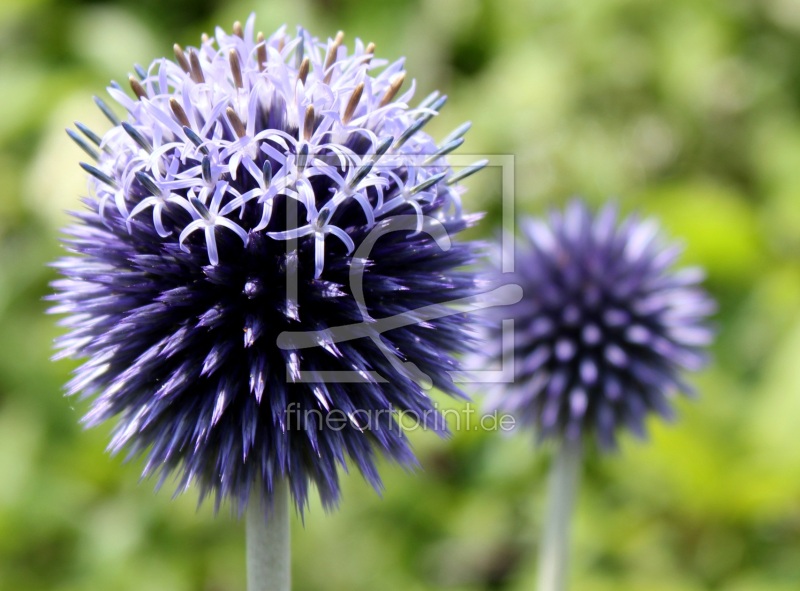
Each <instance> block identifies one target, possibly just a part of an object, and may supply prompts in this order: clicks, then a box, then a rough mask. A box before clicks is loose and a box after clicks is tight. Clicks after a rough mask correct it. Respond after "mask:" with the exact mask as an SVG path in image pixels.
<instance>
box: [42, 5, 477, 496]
mask: <svg viewBox="0 0 800 591" xmlns="http://www.w3.org/2000/svg"><path fill="white" fill-rule="evenodd" d="M253 24H254V19H253V17H251V18H250V19H249V20H248V21H247V23H246V25H245V26H244V27H242V26H241V25H238V24H236V25H235V26H234V33H233V34H231V35H229V34H226V33H225V32H224V31H222V30H221V29H217V30H216V34H215V36H214V37H213V38H209V37H207V36H204V38H203V41H202V44H201V45H200V47H198V48H190V49H188V51H185V50H184V49H183V48H181V47H180V46H178V45H176V46H175V61H170V60H167V59H161V60H157V61H154V62H153V63H152V64H151V65H150V67H149V68H147V69H142V68H139V67H137V68H136V75H135V76H131V77H130V87H131V90H132V95H130V94H129V93H126V92H125V91H124V90H123V89H122V87H121V86H119V85H118V84H112V85H111V87H110V88H109V93H110V95H111V96H112V97H113V99H114V100H115V101H116V102H117V103H119V105H121V106H122V107H123V108H124V110H125V111H126V115H125V117H124V118H122V119H120V118H118V117H117V115H116V114H115V112H114V111H113V110H112V109H111V108H109V107H108V106H107V105H106V103H104V102H103V101H101V100H100V99H97V104H98V106H99V107H100V109H101V110H102V111H103V113H105V115H106V116H107V117H108V119H109V120H110V121H111V123H112V127H111V129H110V130H109V131H108V132H106V133H105V134H104V135H102V136H100V135H97V134H95V133H94V132H92V131H91V130H89V129H87V128H86V127H85V126H83V125H81V124H77V128H78V132H75V131H72V130H70V131H69V132H68V133H69V134H70V135H71V137H73V139H75V140H76V141H77V143H78V144H79V145H80V146H81V147H82V148H83V149H84V150H85V151H86V152H87V153H88V154H89V155H90V156H91V158H92V160H93V162H92V163H91V164H86V163H83V164H82V166H83V168H84V169H85V170H86V171H87V172H88V173H89V174H90V175H91V177H90V189H91V195H90V196H89V197H86V198H85V199H83V202H84V204H85V205H86V209H84V210H83V211H80V212H78V213H75V214H74V216H75V218H76V220H77V223H75V224H74V225H73V226H72V227H70V228H68V229H67V233H68V238H67V239H66V241H65V242H66V245H67V247H68V249H69V250H70V252H71V253H72V255H71V256H68V257H66V258H63V259H61V260H60V261H59V262H57V263H56V265H55V266H56V267H57V268H58V270H59V272H60V273H61V274H62V275H63V276H64V278H63V279H60V280H58V281H56V282H55V283H54V287H55V290H56V292H57V293H56V295H54V296H52V297H53V299H54V300H55V301H57V302H58V303H57V304H56V305H55V307H54V308H53V309H52V312H55V313H60V314H66V315H67V317H66V319H65V320H64V321H63V324H64V325H65V326H67V327H68V328H69V332H68V334H66V335H65V336H63V337H61V338H60V339H58V341H57V346H58V347H59V348H60V353H59V356H61V357H72V358H84V359H86V361H85V362H84V363H83V365H81V366H80V367H79V368H78V369H77V370H76V372H75V376H74V378H73V379H72V380H71V382H70V383H69V384H68V393H69V394H70V395H74V394H79V395H81V396H82V397H91V398H92V403H91V410H90V411H89V412H88V414H87V415H86V417H85V418H84V422H85V423H86V425H88V426H94V425H97V424H98V423H101V422H103V421H106V420H108V419H111V418H112V417H117V416H118V417H119V421H118V423H117V424H116V427H115V430H114V435H113V439H112V440H111V443H110V445H109V449H110V450H111V451H112V452H117V451H120V450H123V449H125V450H127V451H128V453H129V456H135V455H144V456H145V457H146V460H147V461H146V465H145V467H144V474H145V475H151V474H158V475H159V476H160V481H159V485H160V484H161V483H162V482H163V481H164V479H165V478H166V477H167V476H168V475H171V474H174V475H175V476H176V478H177V480H178V489H179V490H182V489H184V488H185V487H187V486H188V485H189V484H190V483H192V482H196V483H197V484H198V485H199V488H200V495H201V499H202V498H203V497H204V496H206V495H207V494H209V493H211V494H213V495H214V496H215V497H216V502H217V506H218V505H219V503H220V501H222V500H223V499H230V501H231V502H232V504H233V505H234V506H235V507H239V509H242V508H243V507H244V506H245V505H246V504H247V501H248V498H249V495H250V493H251V490H253V487H258V488H259V489H261V490H263V491H264V498H265V499H267V500H269V499H270V498H271V495H272V491H273V490H274V486H275V483H276V482H277V481H279V480H282V479H285V480H286V481H288V483H289V486H290V489H291V493H292V496H293V497H294V500H295V503H296V505H297V507H298V508H299V509H300V510H302V509H303V507H304V506H305V504H306V503H307V497H308V488H309V485H310V484H313V485H315V486H316V487H317V489H318V492H319V495H320V497H321V499H322V502H323V504H324V505H325V506H326V507H331V506H333V505H334V504H335V503H336V502H337V500H338V497H339V469H340V468H344V467H345V465H346V463H348V462H351V463H352V464H353V465H355V466H356V467H357V468H358V469H359V470H360V471H361V473H362V474H363V475H364V476H365V478H366V479H367V480H368V481H369V482H370V483H372V484H373V485H374V486H375V487H378V486H379V485H380V479H379V476H378V473H377V470H376V465H375V464H376V458H377V456H378V455H380V454H381V453H382V454H383V455H385V456H388V457H389V458H391V459H392V460H395V461H397V462H399V463H401V464H405V465H409V464H413V463H414V461H415V460H414V456H413V454H412V452H411V450H410V448H409V444H408V442H407V440H406V438H405V436H404V435H403V433H402V432H401V429H400V427H399V426H398V424H397V422H396V421H395V417H394V414H393V413H394V412H396V411H405V412H413V413H414V415H415V416H418V417H420V418H421V421H422V423H423V425H424V426H428V427H431V428H435V429H437V430H439V431H443V430H444V429H445V427H444V425H443V422H442V421H441V417H439V416H438V415H437V413H435V412H434V410H433V405H432V402H431V400H430V399H429V398H428V396H427V395H426V393H425V392H424V391H423V387H422V386H421V385H420V381H419V380H418V379H416V378H417V377H419V376H421V375H424V376H427V378H428V381H429V383H430V384H432V385H433V386H435V387H437V388H439V389H441V390H443V391H444V392H447V393H449V394H451V395H459V394H460V392H459V390H458V389H457V387H456V386H455V385H454V384H453V380H452V379H451V376H450V371H451V370H454V369H456V368H457V367H458V364H457V362H456V360H455V358H454V357H453V354H455V353H458V352H461V351H464V350H465V349H467V348H468V347H469V339H468V338H467V336H466V333H467V327H468V324H467V319H466V318H465V317H464V316H463V315H456V314H454V313H452V312H447V311H446V310H448V308H446V303H447V302H449V301H451V300H453V299H457V298H462V297H465V296H470V295H472V294H473V293H474V292H475V289H476V282H475V280H474V277H473V274H472V273H471V272H469V271H465V270H463V269H462V267H464V266H465V265H468V264H470V263H471V262H473V260H474V258H475V254H476V249H475V247H474V246H473V245H471V244H468V243H456V242H454V243H452V244H450V243H449V240H448V239H447V237H448V236H452V235H453V234H455V233H457V232H459V231H461V230H463V229H464V228H466V227H468V226H470V225H471V224H473V223H474V222H475V221H476V220H477V217H476V216H471V215H466V214H464V213H462V209H461V202H460V194H461V192H462V189H461V187H460V186H459V185H458V181H459V180H461V179H462V178H464V177H465V176H467V175H468V174H471V173H472V172H475V171H476V170H478V169H479V168H480V167H481V166H482V165H483V163H477V164H476V165H474V166H472V167H468V168H466V169H464V170H461V171H459V172H454V170H453V169H452V168H451V167H450V166H449V165H448V163H447V161H446V159H445V156H446V155H447V154H448V153H449V152H451V151H452V150H454V149H455V148H457V147H458V146H459V145H460V144H461V143H462V142H463V135H464V133H465V132H466V131H467V129H468V125H465V126H462V127H460V128H459V129H457V130H456V131H455V132H454V133H453V134H451V136H450V137H448V138H447V139H445V140H444V141H442V142H441V143H438V144H437V143H436V142H435V141H434V140H433V139H432V138H431V137H430V136H429V135H428V134H426V133H425V132H423V131H422V128H423V126H424V125H425V124H426V123H427V122H428V121H429V120H430V119H431V118H432V117H433V116H435V115H436V114H437V112H438V110H439V109H440V108H441V107H442V105H443V104H444V102H445V98H446V97H444V96H440V95H439V94H438V93H434V94H432V95H431V96H429V97H428V98H427V99H425V100H424V101H422V103H421V104H420V105H418V106H417V107H415V108H411V107H409V106H408V102H409V101H410V100H411V97H412V95H413V92H414V85H413V83H412V84H411V87H410V88H409V89H408V90H407V91H405V92H404V93H402V94H401V93H400V90H401V87H402V86H403V81H404V76H405V73H404V71H403V61H402V60H399V61H396V62H394V63H391V64H388V65H387V62H385V61H383V60H379V59H377V58H375V57H374V56H373V51H374V46H373V45H372V44H370V45H367V46H365V45H364V44H362V43H361V42H360V41H356V43H355V48H354V50H353V51H352V53H349V52H348V51H347V48H346V47H345V46H344V45H343V44H342V35H341V33H340V34H339V35H337V37H336V38H335V39H331V40H329V41H327V42H320V41H318V40H316V39H314V38H312V37H311V36H310V35H309V34H308V33H307V32H305V31H304V30H302V29H300V30H299V31H298V34H297V35H296V36H294V37H292V36H290V35H288V34H287V33H286V32H285V30H284V29H280V30H279V31H277V32H276V33H275V34H274V35H272V36H271V37H269V38H268V39H265V38H264V36H263V35H262V34H261V33H259V34H258V35H257V36H255V35H254V30H253ZM398 220H399V221H398ZM376 232H377V233H378V234H377V235H379V238H377V239H376V236H377V235H376ZM424 307H428V309H431V308H430V307H433V308H434V309H437V310H439V309H440V311H441V313H438V314H435V316H436V317H435V318H427V319H426V321H425V322H422V321H420V320H419V319H417V320H414V321H413V322H411V321H408V318H406V321H405V322H399V323H398V322H396V323H393V324H391V326H389V329H387V325H386V323H383V324H382V323H381V320H382V319H386V318H390V319H391V318H397V317H400V316H402V315H404V314H406V315H409V317H413V313H414V311H415V310H418V309H420V308H424ZM337 327H354V328H353V329H352V330H351V331H350V332H349V333H346V334H345V333H336V334H335V329H336V328H337ZM292 335H294V336H292ZM304 338H305V341H304V340H303V339H304ZM308 339H311V344H312V345H313V346H309V344H308V342H307V341H308ZM330 375H334V376H341V375H346V376H347V378H346V379H344V380H342V379H335V378H334V379H329V377H330ZM326 376H327V378H326ZM334 413H336V416H337V421H336V423H335V424H334V425H330V424H328V423H327V422H326V419H327V418H328V417H330V416H333V414H334Z"/></svg>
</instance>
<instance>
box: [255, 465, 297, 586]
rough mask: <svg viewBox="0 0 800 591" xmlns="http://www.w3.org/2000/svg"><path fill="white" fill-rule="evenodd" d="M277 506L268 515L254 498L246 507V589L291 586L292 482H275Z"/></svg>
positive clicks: (274, 497)
mask: <svg viewBox="0 0 800 591" xmlns="http://www.w3.org/2000/svg"><path fill="white" fill-rule="evenodd" d="M273 502H274V505H273V507H272V512H271V513H269V515H264V506H263V505H262V504H261V503H260V502H258V501H257V500H256V499H253V502H251V503H250V507H249V508H248V510H247V590H248V591H289V590H290V589H291V569H290V562H291V561H290V555H291V553H290V547H289V541H290V538H289V485H288V483H287V482H286V481H285V480H282V481H280V482H276V483H275V490H274V496H273Z"/></svg>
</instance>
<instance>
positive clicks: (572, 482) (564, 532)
mask: <svg viewBox="0 0 800 591" xmlns="http://www.w3.org/2000/svg"><path fill="white" fill-rule="evenodd" d="M582 451H583V446H582V442H581V440H580V439H577V440H568V439H564V440H562V442H561V445H560V447H559V450H558V453H557V454H556V457H555V458H554V461H553V465H552V466H551V468H550V482H549V486H548V497H549V498H548V501H547V502H548V505H547V515H546V517H545V519H546V522H545V529H544V535H543V536H542V539H541V545H540V547H539V548H540V550H539V577H538V582H537V585H536V588H537V589H538V591H564V590H565V589H566V585H567V579H568V574H569V572H568V563H569V539H570V533H569V532H570V521H571V518H572V509H573V506H574V504H575V494H576V492H577V490H578V484H579V481H580V467H581V458H582V455H583V454H582Z"/></svg>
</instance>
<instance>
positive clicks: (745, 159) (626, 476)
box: [0, 0, 800, 591]
mask: <svg viewBox="0 0 800 591" xmlns="http://www.w3.org/2000/svg"><path fill="white" fill-rule="evenodd" d="M251 10H256V11H257V13H258V20H257V26H258V27H259V28H261V29H263V30H264V31H265V32H267V31H269V32H271V31H272V30H274V29H275V28H277V27H278V26H279V25H281V24H283V23H287V24H288V25H289V26H290V28H292V29H293V28H294V26H295V25H297V24H303V25H304V26H305V27H307V28H309V29H310V30H311V31H312V32H313V33H315V34H316V35H319V36H321V37H328V36H330V35H333V34H334V33H335V31H336V30H337V29H344V30H345V31H346V33H347V35H348V37H347V38H348V40H349V41H350V42H352V39H353V38H354V37H356V36H358V37H361V38H363V39H365V40H372V41H375V42H376V43H377V46H378V51H377V53H378V54H379V55H380V56H381V57H388V58H396V57H399V56H401V55H406V56H407V57H408V62H407V66H408V70H409V72H410V74H411V75H412V76H413V77H415V78H416V79H417V81H418V96H419V97H420V98H421V97H422V96H424V95H426V94H427V93H428V92H430V91H432V90H433V89H435V88H438V89H441V90H443V91H444V92H446V93H447V94H448V95H450V102H449V103H448V105H447V107H446V108H445V110H444V112H443V114H442V115H441V117H439V118H437V119H436V120H435V121H434V122H432V124H431V126H430V128H431V130H432V132H433V133H434V135H436V136H439V137H441V136H442V135H444V134H445V133H446V132H448V131H449V130H450V129H452V128H453V127H455V126H456V125H457V124H458V123H460V122H461V121H462V120H466V119H470V120H472V121H473V122H474V127H473V130H472V131H471V132H470V134H469V135H468V140H467V143H466V144H465V146H464V148H463V149H462V150H461V153H462V154H466V153H470V154H513V155H514V156H515V162H516V168H515V176H516V195H517V202H516V205H517V210H518V211H529V212H540V211H543V210H544V209H545V208H546V207H547V206H548V205H549V204H552V203H557V202H561V201H563V200H564V199H566V198H568V197H569V196H571V195H574V194H581V195H584V196H586V197H587V198H588V199H589V200H591V201H592V202H594V203H599V202H601V201H602V200H603V199H604V198H606V197H609V196H612V197H616V198H618V199H619V200H620V201H621V202H622V204H623V206H624V208H625V209H626V210H627V209H634V208H636V209H639V210H641V211H643V212H645V213H648V214H655V215H658V216H660V217H661V218H662V220H663V222H664V225H665V227H666V228H667V229H668V231H669V232H670V233H671V234H672V235H674V236H681V237H683V238H684V239H685V241H686V244H687V251H686V256H685V258H684V260H685V261H686V262H692V263H700V264H702V265H704V266H705V267H706V268H707V270H708V274H709V281H708V286H709V289H710V290H711V291H712V292H713V294H714V295H715V297H716V298H717V299H718V300H719V302H720V304H721V312H720V314H719V315H718V317H717V322H718V324H719V326H720V329H721V330H720V335H719V341H718V344H717V346H716V347H715V350H714V356H715V362H714V364H713V365H712V366H711V367H710V368H709V369H708V370H707V371H706V372H704V373H703V375H701V376H699V377H698V378H697V379H696V380H695V383H697V385H698V389H699V391H700V393H701V396H700V398H699V400H697V401H692V402H690V401H681V402H680V403H679V411H680V421H679V422H678V423H677V424H676V425H672V426H662V425H659V424H655V423H654V424H652V429H651V441H650V443H649V444H647V445H642V444H641V443H639V442H636V441H633V440H631V439H630V438H628V437H626V438H625V439H624V441H623V445H622V450H621V452H620V453H619V454H618V455H616V456H614V457H604V458H603V457H591V458H590V459H589V461H588V465H587V467H586V478H585V481H584V487H583V488H582V490H581V493H580V497H579V504H578V509H577V516H576V521H575V539H574V552H573V556H574V561H573V574H572V586H571V588H572V589H575V590H580V591H626V590H641V589H647V590H649V591H678V590H680V591H695V590H705V589H708V590H712V589H724V590H726V591H761V590H764V591H784V590H785V591H790V590H796V589H798V588H800V428H798V420H800V203H798V202H799V201H800V3H798V2H797V0H649V1H642V0H638V1H637V0H593V1H590V2H587V1H585V0H502V1H490V0H409V1H401V0H392V1H385V2H375V1H359V0H273V1H269V2H260V3H255V4H252V3H247V2H229V3H223V2H221V1H220V0H194V1H191V2H190V1H189V0H176V1H174V2H167V3H163V2H161V1H160V0H120V1H118V2H115V3H104V2H97V1H86V2H67V0H2V2H0V589H3V590H9V591H18V590H19V591H38V590H44V589H46V590H58V591H73V590H74V591H77V590H87V589H89V590H94V589H98V590H99V589H113V590H120V591H134V590H136V591H138V590H142V591H145V590H147V591H149V590H151V589H168V590H172V591H201V590H203V591H227V590H231V591H233V590H242V589H244V543H243V531H242V526H241V524H240V523H237V522H236V520H235V519H233V518H231V517H230V516H229V515H228V513H227V511H225V510H223V512H222V513H221V514H220V515H219V516H218V517H216V518H215V517H214V515H213V511H212V508H211V506H210V505H208V506H203V507H202V508H201V509H200V510H199V511H196V509H195V501H196V495H195V494H194V493H193V492H192V493H189V494H187V495H184V496H183V497H181V498H179V499H177V500H175V501H172V500H171V499H170V491H169V490H164V491H163V492H162V493H160V494H158V495H154V494H153V492H152V488H153V487H152V483H149V482H146V483H141V484H140V483H139V482H138V474H139V470H140V467H141V466H140V465H139V464H138V463H136V462H134V463H132V464H128V465H125V464H123V463H122V461H121V460H120V459H118V458H109V457H108V456H107V455H106V454H105V453H104V447H105V444H106V440H107V435H108V431H109V428H110V427H108V426H106V427H103V428H99V429H95V430H93V431H89V432H83V431H82V430H81V428H80V427H79V425H78V420H79V417H80V416H81V414H82V413H83V412H84V411H85V409H86V403H84V402H79V401H75V400H68V399H66V398H64V397H62V395H61V385H62V384H63V383H64V382H65V381H66V380H67V378H68V374H69V371H70V369H71V367H72V366H71V364H70V362H59V363H57V364H54V363H51V362H50V361H49V356H50V355H51V342H52V339H53V338H54V336H55V335H56V334H57V333H58V331H57V329H56V327H55V326H54V323H55V320H54V319H53V318H52V317H47V316H45V315H44V310H45V309H46V304H45V303H44V302H43V301H42V297H43V296H44V295H45V294H46V293H48V282H49V281H51V280H52V279H53V278H54V273H53V271H52V270H51V269H49V268H48V267H47V266H46V263H47V262H48V261H51V260H53V259H54V258H56V257H57V256H59V252H60V248H59V245H58V228H59V227H60V226H61V225H62V224H63V223H64V221H65V215H64V213H63V210H64V209H66V208H70V207H75V206H76V204H77V199H78V196H79V195H81V194H82V193H83V192H84V191H85V190H86V181H85V178H84V175H83V173H82V171H81V170H80V169H79V168H78V166H77V162H78V161H79V160H80V159H81V158H82V153H81V152H80V150H79V149H78V148H77V147H76V146H74V145H73V144H72V143H71V142H70V141H69V139H68V138H67V136H66V134H65V133H64V131H63V130H64V128H65V127H67V126H70V125H71V124H72V121H73V120H80V121H83V122H85V123H87V124H89V125H91V126H93V127H95V128H97V129H101V130H102V129H105V127H104V123H103V120H102V116H101V115H99V113H98V112H97V111H96V109H95V108H94V106H93V104H92V100H91V96H92V95H93V94H104V88H105V86H106V84H107V83H108V81H109V79H111V78H116V79H119V80H124V79H125V78H126V77H127V75H128V72H130V71H131V70H132V64H133V63H134V62H139V63H144V64H147V63H149V61H150V60H151V59H153V58H155V57H158V56H162V55H169V54H171V47H172V43H173V42H175V41H178V42H180V43H181V44H183V45H191V44H196V43H197V40H198V39H199V35H200V33H201V32H202V31H204V30H206V31H209V32H212V30H213V26H214V25H215V24H217V23H220V24H223V25H224V26H225V27H226V28H229V27H230V25H231V23H232V22H233V21H234V20H236V19H241V20H244V19H245V18H246V17H247V15H248V13H249V12H250V11H251ZM497 186H498V177H497V175H495V174H494V173H493V172H492V171H491V170H490V171H487V172H486V173H485V174H482V175H478V177H474V178H473V179H471V180H470V187H471V190H470V192H469V194H468V195H467V197H466V203H467V205H468V207H469V208H470V209H472V210H485V211H488V212H489V213H490V216H489V218H488V219H489V221H488V222H487V223H486V224H484V225H483V228H482V230H481V231H482V232H483V234H485V235H487V236H490V235H492V233H493V232H494V228H493V226H492V222H491V220H492V219H497V216H498V215H499V213H500V208H499V200H498V191H497ZM412 437H413V441H414V443H415V446H416V449H417V451H418V452H419V456H420V459H421V462H422V465H423V470H422V471H421V472H420V473H418V474H415V475H408V474H406V473H404V472H403V471H402V470H400V469H398V468H396V467H394V466H389V465H387V466H384V467H383V471H382V473H383V474H384V476H385V480H386V491H385V493H384V495H383V498H382V499H381V498H379V497H378V495H376V494H374V493H373V492H372V491H371V490H370V489H369V488H368V486H367V485H366V484H365V483H364V482H363V481H362V480H361V479H360V478H359V477H357V476H354V477H351V478H348V479H347V480H346V484H345V491H344V501H343V503H342V506H341V510H340V511H338V512H337V513H335V514H331V515H325V514H324V512H323V511H322V510H321V509H320V507H319V505H317V504H314V505H312V507H311V510H310V511H309V512H308V514H307V515H306V520H305V521H306V522H305V526H304V527H303V526H302V524H301V523H300V522H299V520H297V522H296V523H295V526H296V527H295V530H294V534H293V535H294V540H293V551H294V556H293V557H294V577H295V589H297V590H317V589H320V590H321V589H326V590H329V589H334V590H339V589H342V590H344V589H348V590H356V591H357V590H373V589H379V590H389V591H393V590H419V591H423V590H432V589H448V590H459V591H471V590H479V589H503V590H509V591H510V590H517V589H519V590H522V589H531V588H533V584H534V579H535V568H536V565H535V564H534V561H533V558H534V556H535V554H536V550H537V534H538V532H539V531H540V528H541V522H542V509H543V490H544V486H543V485H544V477H545V474H546V467H547V463H548V456H549V450H547V449H544V450H535V449H534V447H533V445H532V442H531V440H530V438H529V437H527V436H526V435H524V434H519V435H517V436H515V437H508V438H504V437H500V436H498V435H497V434H495V433H488V432H474V431H473V432H457V433H455V434H454V437H453V438H452V439H451V440H449V441H440V440H437V439H436V438H435V437H433V436H432V435H430V434H425V433H415V434H413V435H412Z"/></svg>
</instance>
